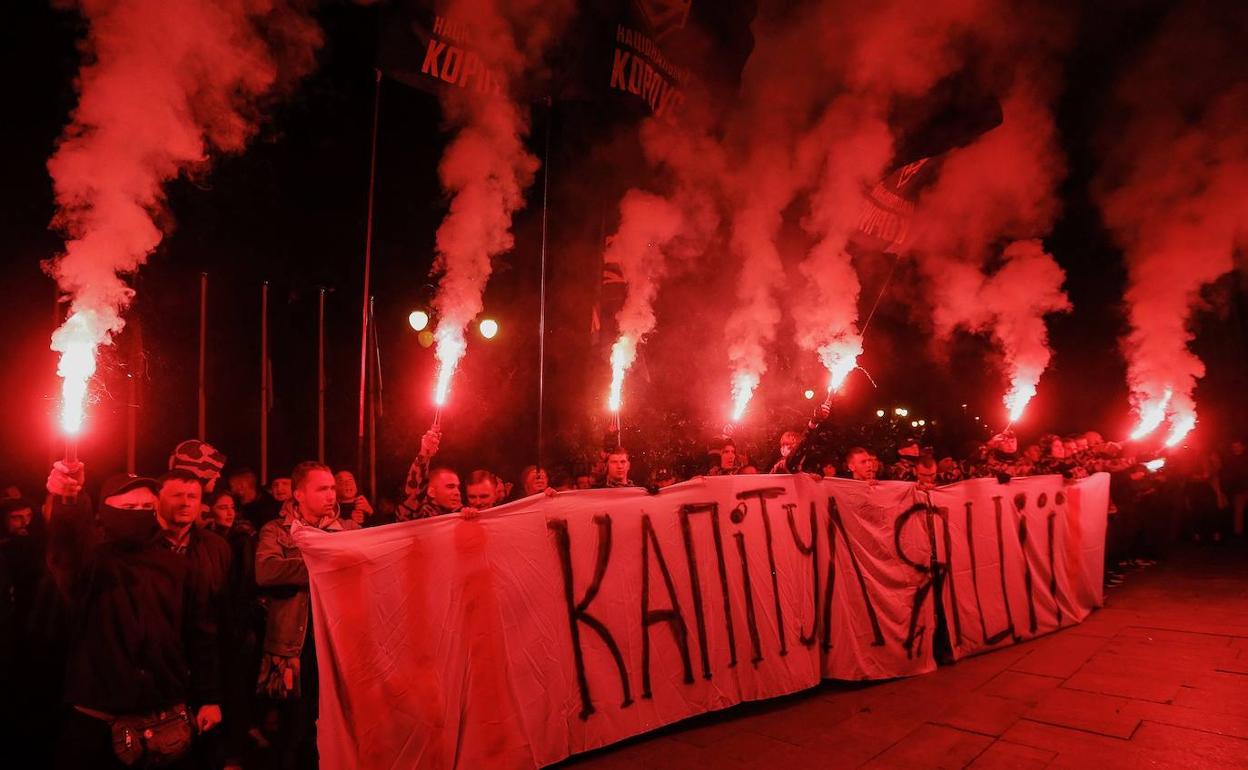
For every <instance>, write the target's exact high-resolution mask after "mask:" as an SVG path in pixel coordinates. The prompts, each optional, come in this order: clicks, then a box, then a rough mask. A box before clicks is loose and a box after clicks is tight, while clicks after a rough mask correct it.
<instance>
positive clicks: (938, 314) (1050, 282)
mask: <svg viewBox="0 0 1248 770" xmlns="http://www.w3.org/2000/svg"><path fill="white" fill-rule="evenodd" d="M1025 21H1026V20H1025V17H1021V18H1019V19H1015V20H1014V23H1013V25H1010V24H1006V25H1005V26H1002V27H998V28H990V29H988V30H986V31H985V32H986V36H987V37H988V38H989V39H991V40H992V41H993V42H994V43H995V51H994V52H993V53H991V54H990V55H988V56H987V57H986V64H987V65H988V66H989V67H994V68H995V67H1000V68H1001V69H1000V70H999V71H998V72H996V73H995V75H996V77H997V78H1002V77H1004V78H1006V79H1008V87H1007V88H1006V90H1005V92H1004V95H1003V98H1002V104H1001V111H1002V123H1001V125H1000V126H998V127H997V128H995V129H993V130H991V131H989V132H988V133H986V134H984V135H983V136H981V137H980V138H979V139H978V140H977V141H975V142H974V143H972V144H971V145H969V146H967V147H965V148H963V149H959V150H955V151H953V152H951V153H950V154H949V156H948V157H947V158H946V159H945V161H944V163H943V165H942V167H941V169H940V175H939V178H938V180H937V182H936V183H935V185H934V186H933V187H932V188H931V189H929V190H928V191H927V192H926V193H925V194H924V195H923V196H922V197H921V199H920V201H919V208H918V212H917V214H916V223H915V230H916V233H915V246H916V249H917V251H916V256H917V257H918V259H919V261H920V262H919V264H920V270H921V272H922V274H923V275H924V276H925V278H926V279H927V293H928V296H929V297H930V298H931V302H932V317H933V323H934V327H935V331H936V335H937V338H938V339H940V340H947V339H948V338H949V337H950V336H951V335H952V334H953V332H954V331H955V330H956V329H958V328H962V329H965V330H966V331H969V332H972V333H978V332H986V333H990V334H991V336H992V338H993V339H994V340H995V341H996V343H997V344H998V345H999V347H1000V349H1001V352H1002V354H1003V356H1004V363H1005V370H1006V375H1007V377H1008V379H1009V381H1010V386H1009V390H1008V392H1007V393H1006V395H1005V398H1004V401H1005V405H1006V409H1007V413H1008V417H1009V419H1010V421H1011V422H1012V421H1014V420H1017V419H1018V418H1019V417H1021V416H1022V413H1023V409H1024V408H1025V407H1026V405H1027V402H1028V401H1030V399H1031V397H1032V396H1033V395H1035V392H1036V384H1037V383H1038V382H1039V379H1040V376H1041V374H1042V373H1043V372H1044V370H1045V369H1046V368H1047V367H1048V363H1049V359H1050V358H1051V355H1052V353H1051V350H1050V348H1049V345H1048V335H1047V332H1046V328H1045V323H1044V317H1045V316H1046V315H1047V314H1049V313H1055V312H1065V311H1068V310H1070V304H1069V302H1068V301H1067V298H1066V295H1065V293H1064V292H1063V291H1062V284H1063V282H1064V281H1065V273H1064V272H1063V271H1062V269H1061V268H1060V267H1059V266H1058V264H1057V263H1056V261H1054V259H1053V258H1052V256H1050V255H1049V254H1047V253H1046V252H1045V251H1044V249H1043V247H1042V246H1041V244H1040V241H1039V240H1038V239H1039V238H1041V237H1043V236H1044V235H1045V234H1047V232H1048V231H1049V228H1050V227H1051V225H1052V223H1053V220H1054V218H1055V216H1056V213H1057V197H1056V186H1057V182H1058V181H1059V179H1060V178H1061V176H1062V174H1063V173H1064V163H1063V161H1062V158H1061V155H1060V153H1059V150H1058V148H1057V143H1056V128H1055V126H1054V123H1053V117H1052V114H1051V106H1050V105H1051V100H1052V94H1053V93H1054V91H1055V88H1054V82H1053V75H1052V71H1053V70H1052V68H1053V63H1052V62H1051V61H1050V60H1049V59H1048V54H1049V53H1050V52H1052V51H1053V50H1054V48H1053V47H1054V46H1056V45H1057V44H1058V42H1059V41H1060V39H1061V38H1062V35H1061V34H1060V31H1053V33H1052V37H1050V38H1047V39H1046V38H1045V37H1044V36H1043V35H1037V36H1035V37H1034V38H1031V39H1029V40H1027V44H1026V45H1024V44H1023V41H1022V40H1021V39H1020V38H1019V37H1018V36H1019V35H1022V34H1023V30H1024V28H1026V29H1028V30H1030V29H1031V28H1030V27H1029V26H1028V25H1027V24H1026V23H1025ZM994 23H1001V22H1000V21H999V19H998V20H997V21H994ZM1007 62H1012V63H1013V64H1012V67H1011V66H1006V63H1007ZM988 74H992V73H988ZM1003 245H1004V248H1003Z"/></svg>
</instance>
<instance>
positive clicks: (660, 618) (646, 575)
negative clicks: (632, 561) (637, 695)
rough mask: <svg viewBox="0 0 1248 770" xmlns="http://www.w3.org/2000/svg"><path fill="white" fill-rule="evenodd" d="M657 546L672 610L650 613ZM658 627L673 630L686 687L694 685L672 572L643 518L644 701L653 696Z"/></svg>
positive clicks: (642, 632) (687, 644) (650, 527)
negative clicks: (653, 640)
mask: <svg viewBox="0 0 1248 770" xmlns="http://www.w3.org/2000/svg"><path fill="white" fill-rule="evenodd" d="M651 545H653V546H654V560H655V561H656V562H658V565H659V571H660V572H661V573H662V574H663V585H664V586H665V587H666V588H667V598H668V601H669V602H670V603H671V607H670V608H668V609H662V610H652V609H650V546H651ZM656 623H666V624H667V625H668V628H670V629H671V632H672V639H673V640H674V641H675V642H676V648H677V649H678V650H679V651H680V662H681V665H682V666H684V671H685V677H684V682H685V684H693V664H692V662H690V660H689V628H688V626H686V625H685V616H684V614H683V613H681V611H680V599H679V598H677V596H676V585H675V584H674V583H673V582H672V573H671V570H669V569H668V568H667V559H664V558H663V549H661V548H660V547H659V538H658V536H657V535H656V534H655V533H654V525H653V524H651V523H650V516H649V515H648V514H642V516H641V697H643V698H649V697H652V693H651V692H650V627H651V626H653V625H655V624H656Z"/></svg>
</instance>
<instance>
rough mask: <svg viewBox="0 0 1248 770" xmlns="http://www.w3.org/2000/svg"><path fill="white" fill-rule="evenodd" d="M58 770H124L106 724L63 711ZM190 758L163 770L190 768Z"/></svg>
mask: <svg viewBox="0 0 1248 770" xmlns="http://www.w3.org/2000/svg"><path fill="white" fill-rule="evenodd" d="M53 766H54V767H56V768H57V770H83V768H91V770H97V768H98V770H126V766H125V765H124V764H122V763H121V760H119V759H117V755H116V754H114V753H113V731H112V728H111V727H110V726H109V724H108V722H105V721H104V720H102V719H96V718H95V717H89V716H87V715H86V714H84V713H82V712H81V711H78V710H77V709H73V708H66V710H65V714H64V716H63V717H62V718H61V734H60V737H59V738H58V739H57V745H56V761H55V764H54V765H53ZM193 766H194V765H193V763H192V761H191V758H190V755H189V754H188V755H187V756H186V757H183V758H182V760H180V761H178V762H177V763H175V764H172V765H166V767H169V768H173V770H190V769H191V768H193Z"/></svg>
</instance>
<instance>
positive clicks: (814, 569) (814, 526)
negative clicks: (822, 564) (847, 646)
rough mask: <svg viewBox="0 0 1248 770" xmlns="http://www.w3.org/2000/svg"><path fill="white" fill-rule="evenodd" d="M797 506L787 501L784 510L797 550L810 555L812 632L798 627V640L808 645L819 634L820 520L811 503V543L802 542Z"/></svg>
mask: <svg viewBox="0 0 1248 770" xmlns="http://www.w3.org/2000/svg"><path fill="white" fill-rule="evenodd" d="M796 509H797V506H796V505H794V504H793V503H787V504H786V505H785V506H784V511H785V513H786V514H787V515H788V520H789V532H790V533H791V534H792V535H793V544H794V545H796V546H797V551H798V553H800V554H801V555H803V556H809V557H810V571H811V584H810V587H811V590H812V591H813V592H814V595H815V600H814V608H813V610H812V612H811V615H810V633H809V634H808V633H806V632H805V631H802V630H801V629H798V632H799V633H800V636H798V638H797V640H798V641H799V642H801V643H802V644H803V645H804V646H806V647H811V646H814V644H815V639H816V638H817V637H818V636H819V521H818V517H817V516H816V514H815V504H814V503H813V502H812V503H811V504H810V543H809V544H807V543H804V542H802V536H801V534H800V533H799V532H798V531H797V520H796V519H795V518H794V517H793V511H794V510H796Z"/></svg>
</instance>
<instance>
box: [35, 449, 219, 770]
mask: <svg viewBox="0 0 1248 770" xmlns="http://www.w3.org/2000/svg"><path fill="white" fill-rule="evenodd" d="M83 479H84V476H83V466H82V465H81V464H75V465H72V466H71V465H66V464H64V463H59V462H58V463H56V465H55V466H53V469H52V473H51V474H50V475H49V476H48V483H47V488H48V491H49V492H50V493H52V495H53V496H54V502H53V505H52V512H51V517H50V521H49V532H48V535H49V537H48V565H49V569H50V572H51V575H52V577H53V580H54V582H55V585H56V587H57V589H58V591H59V593H60V595H61V597H62V598H63V599H64V600H65V601H66V602H67V605H68V608H69V610H70V616H71V621H70V629H71V631H72V636H73V638H72V640H71V641H70V647H69V660H68V665H67V670H66V677H65V700H66V703H67V705H68V706H69V707H70V708H69V709H68V710H67V711H66V715H65V718H64V722H63V724H62V730H61V738H60V741H59V742H58V746H57V758H56V766H57V767H63V768H71V767H73V768H78V767H93V768H94V767H100V768H108V767H122V766H123V765H122V763H121V762H120V761H119V760H118V759H117V758H116V756H115V755H114V753H113V740H112V739H113V736H112V727H111V725H112V723H113V722H114V721H115V720H116V719H118V718H119V717H154V716H157V715H160V714H164V715H171V714H178V713H180V712H181V711H182V710H184V709H185V708H186V706H185V704H186V703H188V702H194V703H197V704H201V707H200V709H199V712H198V713H197V714H196V715H195V724H196V726H197V727H198V728H199V729H200V730H201V731H202V730H207V729H211V728H212V727H215V726H216V723H217V722H219V721H220V707H219V705H218V704H219V703H220V681H219V674H218V672H219V671H220V665H219V652H220V650H219V648H218V640H217V627H216V624H217V615H216V613H215V611H214V607H213V605H212V597H211V595H210V592H209V591H208V585H207V583H208V581H205V580H199V579H195V577H194V575H193V567H192V564H191V563H190V560H189V559H187V558H184V557H182V556H179V555H178V554H177V553H175V552H174V551H172V550H170V548H169V547H167V546H166V545H165V544H163V543H162V542H161V540H162V539H163V538H164V535H163V534H162V533H161V532H159V531H158V527H157V519H156V515H155V513H156V507H157V500H158V494H159V492H160V485H159V484H158V483H157V482H155V481H153V480H152V479H145V478H138V477H134V476H125V475H122V476H113V477H111V478H109V479H108V480H107V481H106V482H105V483H104V486H103V488H102V490H101V494H100V499H101V501H102V502H101V505H100V510H99V527H97V526H96V522H95V521H93V517H92V515H91V508H90V502H89V500H88V499H87V497H86V496H85V495H83V494H82V486H83Z"/></svg>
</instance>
